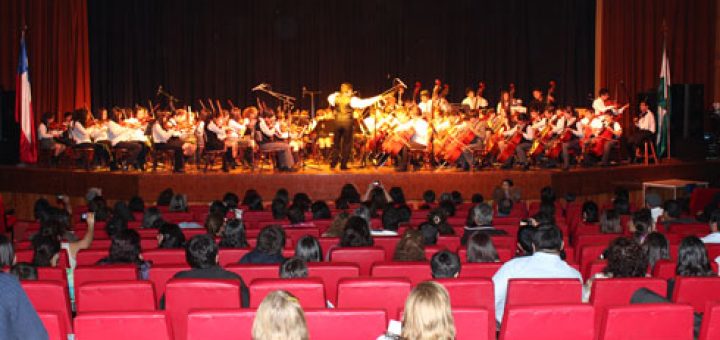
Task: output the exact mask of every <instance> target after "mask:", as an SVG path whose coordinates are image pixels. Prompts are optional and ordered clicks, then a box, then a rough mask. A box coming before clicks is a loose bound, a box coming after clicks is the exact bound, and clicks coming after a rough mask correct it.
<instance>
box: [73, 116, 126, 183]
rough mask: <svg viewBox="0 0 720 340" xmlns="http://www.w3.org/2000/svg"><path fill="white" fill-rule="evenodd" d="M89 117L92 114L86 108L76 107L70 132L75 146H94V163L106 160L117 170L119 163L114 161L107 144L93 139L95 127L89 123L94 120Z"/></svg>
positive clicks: (111, 167)
mask: <svg viewBox="0 0 720 340" xmlns="http://www.w3.org/2000/svg"><path fill="white" fill-rule="evenodd" d="M89 117H90V114H89V112H88V110H87V109H85V108H80V109H76V110H75V112H74V113H73V120H72V129H71V133H70V135H71V137H72V140H73V142H74V144H73V147H75V148H83V147H92V148H93V149H94V150H95V153H94V156H93V163H94V164H95V165H97V164H99V162H105V163H109V164H110V169H111V170H117V165H116V164H115V163H114V162H113V161H112V156H111V155H110V153H109V152H108V150H107V149H106V148H105V146H104V145H102V144H99V143H95V142H94V141H93V140H92V132H93V131H92V130H93V129H92V128H91V127H90V126H89V125H90V122H91V121H94V120H90V119H89Z"/></svg>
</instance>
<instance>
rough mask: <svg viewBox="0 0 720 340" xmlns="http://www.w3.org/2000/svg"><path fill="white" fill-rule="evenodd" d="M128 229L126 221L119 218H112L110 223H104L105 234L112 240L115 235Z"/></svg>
mask: <svg viewBox="0 0 720 340" xmlns="http://www.w3.org/2000/svg"><path fill="white" fill-rule="evenodd" d="M127 228H128V223H127V220H126V219H125V218H123V217H121V216H117V215H115V216H113V217H112V218H111V219H110V221H108V222H107V223H105V233H106V234H107V236H108V237H109V238H112V237H113V236H114V235H115V234H117V233H119V232H121V231H123V230H125V229H127Z"/></svg>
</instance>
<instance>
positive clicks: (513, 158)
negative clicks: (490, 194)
mask: <svg viewBox="0 0 720 340" xmlns="http://www.w3.org/2000/svg"><path fill="white" fill-rule="evenodd" d="M531 112H532V111H531ZM502 135H503V136H504V137H506V138H511V137H513V138H514V136H516V135H519V136H520V139H521V140H520V142H519V143H517V146H515V150H511V151H514V152H513V153H512V154H511V155H510V157H508V158H507V160H506V161H505V162H504V163H503V165H502V169H510V168H512V166H513V163H515V164H516V165H520V167H521V168H522V170H528V169H530V163H529V162H528V157H527V152H528V150H530V148H531V147H532V143H533V140H534V139H535V129H533V127H532V126H531V124H530V116H528V115H527V114H526V113H521V114H520V115H518V118H517V122H516V123H515V126H514V127H512V128H511V129H509V130H507V131H505V132H503V133H502ZM506 198H509V197H506Z"/></svg>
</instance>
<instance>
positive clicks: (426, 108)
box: [418, 100, 432, 113]
mask: <svg viewBox="0 0 720 340" xmlns="http://www.w3.org/2000/svg"><path fill="white" fill-rule="evenodd" d="M418 109H420V112H422V113H430V110H432V101H431V100H428V101H426V102H420V104H418Z"/></svg>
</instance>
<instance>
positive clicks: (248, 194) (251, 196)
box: [240, 189, 262, 206]
mask: <svg viewBox="0 0 720 340" xmlns="http://www.w3.org/2000/svg"><path fill="white" fill-rule="evenodd" d="M259 196H260V194H259V193H258V192H257V190H255V189H247V190H245V195H243V199H242V203H240V205H243V206H249V205H250V203H251V202H252V201H255V197H259ZM261 201H262V200H261Z"/></svg>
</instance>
